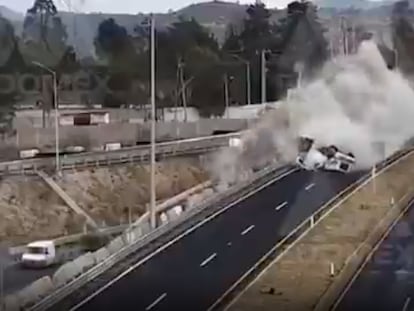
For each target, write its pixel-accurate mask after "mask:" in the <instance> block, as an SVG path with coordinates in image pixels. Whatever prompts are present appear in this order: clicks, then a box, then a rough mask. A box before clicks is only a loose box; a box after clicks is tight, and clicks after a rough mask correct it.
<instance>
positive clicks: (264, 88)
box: [261, 50, 266, 104]
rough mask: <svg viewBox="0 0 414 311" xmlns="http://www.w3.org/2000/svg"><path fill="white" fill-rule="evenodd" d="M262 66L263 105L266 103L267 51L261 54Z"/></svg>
mask: <svg viewBox="0 0 414 311" xmlns="http://www.w3.org/2000/svg"><path fill="white" fill-rule="evenodd" d="M261 60H262V61H261V64H262V70H261V71H262V104H264V103H265V102H266V51H265V50H262V52H261Z"/></svg>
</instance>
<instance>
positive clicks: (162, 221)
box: [160, 213, 168, 224]
mask: <svg viewBox="0 0 414 311" xmlns="http://www.w3.org/2000/svg"><path fill="white" fill-rule="evenodd" d="M160 221H161V223H162V224H166V223H167V222H168V216H167V214H166V213H161V215H160Z"/></svg>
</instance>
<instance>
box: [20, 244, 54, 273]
mask: <svg viewBox="0 0 414 311" xmlns="http://www.w3.org/2000/svg"><path fill="white" fill-rule="evenodd" d="M55 262H56V247H55V243H54V242H53V241H36V242H32V243H29V244H28V245H27V247H26V251H25V252H24V253H23V255H22V264H23V266H24V267H28V268H43V267H48V266H50V265H52V264H54V263H55Z"/></svg>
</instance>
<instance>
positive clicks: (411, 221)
mask: <svg viewBox="0 0 414 311" xmlns="http://www.w3.org/2000/svg"><path fill="white" fill-rule="evenodd" d="M413 206H414V204H412V205H411V207H410V210H409V211H408V213H407V214H406V215H405V216H404V217H403V218H402V219H401V220H400V221H399V222H398V223H397V225H396V226H395V227H394V228H393V230H391V231H390V233H389V235H388V236H387V237H386V238H385V239H384V241H383V242H382V243H381V244H380V246H379V247H378V249H377V250H376V251H375V252H374V253H373V256H372V258H371V260H369V261H368V262H367V264H366V265H365V266H364V267H363V269H362V271H361V272H360V274H358V276H357V277H356V279H355V280H354V282H352V283H351V285H350V287H349V288H348V290H347V291H346V293H345V295H344V297H343V298H342V299H341V301H340V302H339V305H338V307H337V308H336V311H345V310H346V311H348V310H355V311H357V310H376V311H382V310H384V311H385V310H386V311H408V310H414V239H413V232H414V209H413V208H412V207H413Z"/></svg>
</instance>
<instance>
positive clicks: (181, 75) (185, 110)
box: [179, 59, 187, 122]
mask: <svg viewBox="0 0 414 311" xmlns="http://www.w3.org/2000/svg"><path fill="white" fill-rule="evenodd" d="M179 66H180V85H181V100H182V101H183V107H184V122H187V93H186V91H185V88H186V85H185V83H184V63H183V62H182V61H181V59H180V65H179Z"/></svg>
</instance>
